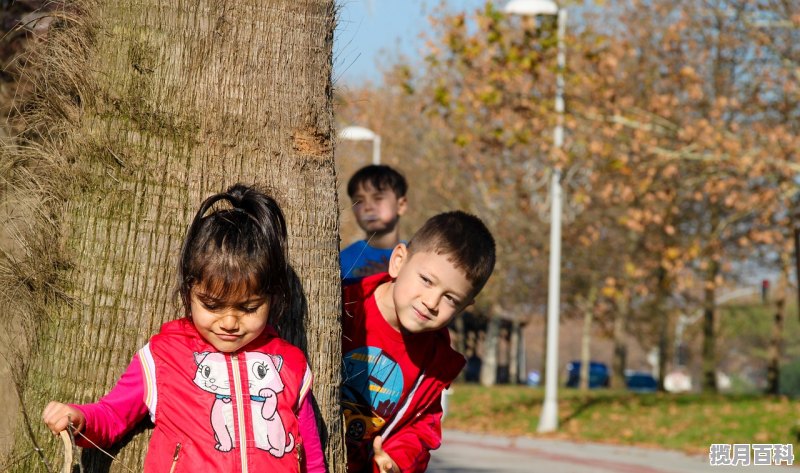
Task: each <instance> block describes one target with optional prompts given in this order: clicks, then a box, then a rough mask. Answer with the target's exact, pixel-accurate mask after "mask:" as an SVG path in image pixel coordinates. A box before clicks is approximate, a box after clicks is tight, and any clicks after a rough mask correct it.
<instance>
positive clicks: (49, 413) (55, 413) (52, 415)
mask: <svg viewBox="0 0 800 473" xmlns="http://www.w3.org/2000/svg"><path fill="white" fill-rule="evenodd" d="M42 421H43V422H44V423H45V425H47V428H48V429H50V432H53V434H55V435H58V433H59V432H61V431H62V430H65V429H66V428H67V426H68V425H69V424H70V422H71V423H72V427H73V428H74V429H75V431H81V430H83V425H84V424H85V423H86V419H85V418H84V417H83V412H81V411H79V410H78V409H76V408H74V407H72V406H68V405H66V404H62V403H60V402H56V401H50V403H48V404H47V407H45V408H44V411H43V412H42Z"/></svg>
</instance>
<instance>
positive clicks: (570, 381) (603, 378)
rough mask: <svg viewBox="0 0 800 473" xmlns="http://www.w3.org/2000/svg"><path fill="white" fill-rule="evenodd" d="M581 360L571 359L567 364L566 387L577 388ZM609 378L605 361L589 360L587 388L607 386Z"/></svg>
mask: <svg viewBox="0 0 800 473" xmlns="http://www.w3.org/2000/svg"><path fill="white" fill-rule="evenodd" d="M580 379H581V362H580V361H571V362H569V364H567V387H568V388H577V387H578V386H580ZM608 380H609V370H608V366H607V365H606V364H605V363H600V362H599V361H591V362H589V388H591V389H595V388H607V387H608Z"/></svg>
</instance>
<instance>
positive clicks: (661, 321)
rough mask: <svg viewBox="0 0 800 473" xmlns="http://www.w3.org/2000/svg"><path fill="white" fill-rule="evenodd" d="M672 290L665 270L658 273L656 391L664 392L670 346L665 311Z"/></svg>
mask: <svg viewBox="0 0 800 473" xmlns="http://www.w3.org/2000/svg"><path fill="white" fill-rule="evenodd" d="M671 290H672V281H671V278H670V277H669V272H668V271H667V269H666V268H664V267H661V268H659V271H658V287H657V288H656V293H655V301H654V311H655V315H656V317H657V318H658V325H657V327H658V360H657V362H656V363H657V364H656V368H657V369H658V373H657V377H658V390H659V391H664V376H665V375H666V373H667V360H668V359H669V344H670V336H669V335H670V311H669V310H668V309H667V298H669V296H670V292H671Z"/></svg>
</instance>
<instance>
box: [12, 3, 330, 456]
mask: <svg viewBox="0 0 800 473" xmlns="http://www.w3.org/2000/svg"><path fill="white" fill-rule="evenodd" d="M64 12H65V16H74V20H73V21H66V22H64V23H65V24H64V25H63V26H64V27H63V28H58V29H55V28H54V29H52V30H51V34H50V35H49V37H48V39H49V42H48V44H47V50H45V51H44V53H43V54H42V55H41V56H40V58H39V60H40V62H41V64H40V65H41V66H42V67H41V70H43V71H44V76H43V77H42V78H41V80H40V81H39V82H38V88H37V95H36V98H37V101H36V102H34V103H33V104H32V105H31V106H30V107H29V108H30V110H31V113H32V114H33V115H31V121H30V123H31V127H35V129H33V128H32V129H31V130H30V131H29V133H28V135H27V136H29V137H34V138H35V141H31V142H29V143H28V144H30V143H34V142H35V143H36V146H35V148H36V149H35V150H34V151H33V153H34V154H36V153H38V154H36V155H35V156H33V157H34V158H36V159H39V160H40V161H43V160H47V162H48V163H52V165H51V167H50V168H45V167H44V165H41V164H39V165H34V166H33V167H34V168H35V169H33V171H34V172H33V174H35V171H42V170H50V171H52V170H53V169H55V170H56V171H57V172H58V175H57V176H58V179H51V180H47V179H46V177H42V179H39V180H37V181H36V183H35V185H34V184H31V185H30V187H32V188H36V189H39V191H40V192H42V193H43V195H46V196H47V197H50V198H49V200H47V201H45V202H46V206H43V207H40V209H39V210H41V211H42V212H44V213H43V215H45V216H46V217H47V218H46V219H42V222H43V223H42V226H41V227H40V228H38V229H37V233H36V234H34V235H29V236H28V239H29V241H28V245H27V246H28V252H29V261H31V262H35V261H47V262H49V263H48V264H46V265H42V264H39V265H38V266H36V265H35V264H33V263H32V264H33V265H32V266H30V267H31V268H33V267H36V268H39V273H38V274H33V275H30V274H23V276H25V277H31V276H32V277H34V278H39V279H36V280H38V281H43V282H42V283H41V284H40V285H39V286H37V285H32V286H30V285H29V287H28V288H27V289H26V290H27V293H26V294H27V297H29V298H30V299H31V301H33V302H30V303H28V304H27V306H30V307H31V308H32V309H31V310H30V311H29V312H30V313H29V314H28V315H29V316H30V317H31V319H30V320H33V321H34V324H38V326H37V328H36V330H35V331H32V332H29V335H30V342H29V343H30V346H31V347H32V350H33V353H32V354H31V355H30V356H29V357H28V358H26V359H29V360H30V362H29V363H28V364H26V365H24V366H20V367H18V369H17V370H16V373H17V374H18V376H17V380H18V381H19V383H20V392H21V398H22V399H21V400H22V403H23V406H24V409H25V412H26V413H27V414H28V416H29V417H30V418H33V419H36V418H38V413H39V412H41V410H42V408H43V407H44V405H45V403H46V402H47V401H48V400H50V399H58V400H63V401H70V402H78V403H81V402H90V401H94V400H96V399H97V398H98V397H99V396H101V395H102V394H103V393H104V392H106V391H107V390H108V389H109V387H110V386H112V385H113V384H114V382H115V381H116V379H117V377H118V376H119V374H120V373H121V372H122V370H123V369H124V368H125V366H126V365H127V363H128V361H129V360H130V358H131V356H132V355H133V353H134V352H135V350H136V349H138V348H139V347H140V346H142V345H143V344H144V343H145V342H146V341H147V339H148V337H149V336H150V335H152V334H153V333H154V332H156V331H157V330H158V327H159V325H160V324H161V323H163V322H165V321H167V320H170V319H174V318H176V317H179V316H180V315H181V312H180V309H179V308H178V307H177V306H176V304H175V303H174V302H175V300H174V298H173V297H172V290H173V288H174V286H175V267H176V265H177V260H176V257H177V254H178V249H179V247H180V244H181V241H182V238H183V234H184V232H185V230H186V227H187V225H188V223H189V221H190V219H191V217H192V215H193V212H194V211H195V210H196V208H197V206H198V204H199V203H200V201H201V199H202V198H204V197H205V196H207V195H209V194H210V193H213V192H217V191H220V190H222V189H224V188H225V187H227V186H228V185H230V184H232V183H235V182H239V181H241V182H245V183H255V184H257V185H260V186H262V187H265V188H268V189H269V190H270V191H271V192H272V193H273V195H275V196H276V198H277V199H278V200H279V202H281V204H282V206H283V209H284V211H285V213H286V216H287V220H288V226H289V232H290V248H289V251H290V255H291V262H292V265H293V268H294V270H295V271H296V274H297V276H298V280H297V282H296V287H297V289H298V291H297V293H296V294H295V295H294V302H295V304H294V309H293V311H292V313H291V314H290V315H289V316H288V317H287V318H286V320H285V321H284V323H283V324H282V325H281V327H280V329H281V331H282V333H283V334H284V336H286V337H287V338H289V340H290V341H292V342H294V343H295V344H297V345H298V346H300V347H301V348H303V349H304V350H305V351H306V353H307V354H308V357H309V362H310V364H311V366H312V369H313V371H314V373H315V389H314V391H315V396H316V400H317V403H318V407H319V410H320V412H321V415H322V419H323V421H324V425H323V429H322V433H323V441H324V442H325V445H326V448H327V450H326V453H327V458H328V462H329V467H330V470H331V471H344V468H343V465H344V447H343V442H342V435H341V431H342V430H341V425H340V419H339V408H338V385H339V364H340V363H339V360H340V328H339V325H338V314H339V305H340V289H339V282H338V267H337V264H338V254H337V248H338V223H337V222H338V210H337V209H338V204H337V201H336V176H335V173H334V162H333V134H332V133H333V120H332V102H331V98H332V97H331V64H332V52H331V51H332V37H333V36H332V35H333V27H334V4H333V1H331V0H249V1H241V0H239V1H233V0H198V1H196V2H165V1H158V0H138V1H131V0H91V1H80V2H70V5H69V8H67V9H65V10H64ZM37 120H38V121H37ZM29 161H30V160H29ZM34 162H35V161H34ZM43 182H44V183H45V184H46V185H45V186H42V183H43ZM43 235H44V236H48V238H41V237H42V236H43ZM37 236H38V237H39V238H38V239H37ZM42 268H44V269H42ZM7 273H10V271H7ZM18 279H21V277H19V278H18ZM3 282H6V281H3ZM15 287H22V286H20V285H19V284H17V285H16V286H15ZM27 428H28V427H27V426H24V427H23V426H21V427H20V428H19V429H18V432H20V435H21V436H23V437H25V438H22V439H20V441H19V442H18V444H17V447H16V453H17V454H24V453H26V452H28V451H30V449H31V442H35V443H36V444H38V445H40V446H43V447H46V448H45V450H46V452H47V453H46V455H47V456H48V457H51V458H52V457H53V456H54V450H55V447H54V445H55V444H54V442H52V441H51V436H50V435H49V434H48V433H46V432H45V429H44V428H43V426H41V425H40V423H38V422H34V423H33V425H31V426H30V431H31V435H30V436H29V435H27V434H25V433H24V432H26V431H27ZM147 437H149V435H133V436H132V438H131V439H129V440H130V441H129V442H126V443H127V445H125V446H124V448H122V449H121V451H119V459H120V462H122V463H124V464H125V465H127V466H128V468H131V469H133V470H134V471H141V468H142V462H143V458H144V453H145V451H146V446H147V440H148V439H147ZM112 453H117V451H116V450H114V451H113V452H112ZM105 464H107V460H104V459H101V458H100V457H95V456H91V455H90V456H89V457H85V459H84V466H85V467H86V468H87V471H99V470H105V468H106V466H105ZM116 465H118V463H114V464H113V465H112V467H111V470H112V471H123V470H122V469H121V468H120V467H119V466H116ZM14 469H15V471H37V470H41V469H42V463H41V462H40V461H39V459H38V458H37V457H36V456H31V457H28V460H26V461H23V462H22V463H19V464H17V465H15V466H14Z"/></svg>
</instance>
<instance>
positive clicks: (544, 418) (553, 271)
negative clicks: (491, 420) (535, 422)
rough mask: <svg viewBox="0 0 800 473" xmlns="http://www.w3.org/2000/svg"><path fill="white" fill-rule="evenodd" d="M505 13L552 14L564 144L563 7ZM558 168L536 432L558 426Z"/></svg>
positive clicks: (541, 4)
mask: <svg viewBox="0 0 800 473" xmlns="http://www.w3.org/2000/svg"><path fill="white" fill-rule="evenodd" d="M505 12H506V13H510V14H515V15H528V16H535V15H556V21H557V25H556V26H557V30H558V57H557V62H558V72H557V75H556V103H555V109H556V127H555V130H553V149H554V152H557V151H558V150H560V149H561V148H562V146H563V145H564V68H565V66H566V51H565V48H564V35H565V33H566V26H567V10H565V9H563V8H558V5H556V4H555V2H552V1H551V0H511V1H510V2H508V4H506V7H505ZM562 199H563V196H562V192H561V169H560V168H559V167H554V168H553V174H552V177H551V182H550V268H549V278H548V285H547V351H546V361H545V363H546V368H545V391H544V404H543V406H542V414H541V416H540V417H539V426H538V427H537V431H539V432H553V431H555V430H556V429H557V428H558V400H557V399H558V325H559V318H558V311H559V307H558V305H559V300H560V297H561V287H560V286H561V203H562Z"/></svg>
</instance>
